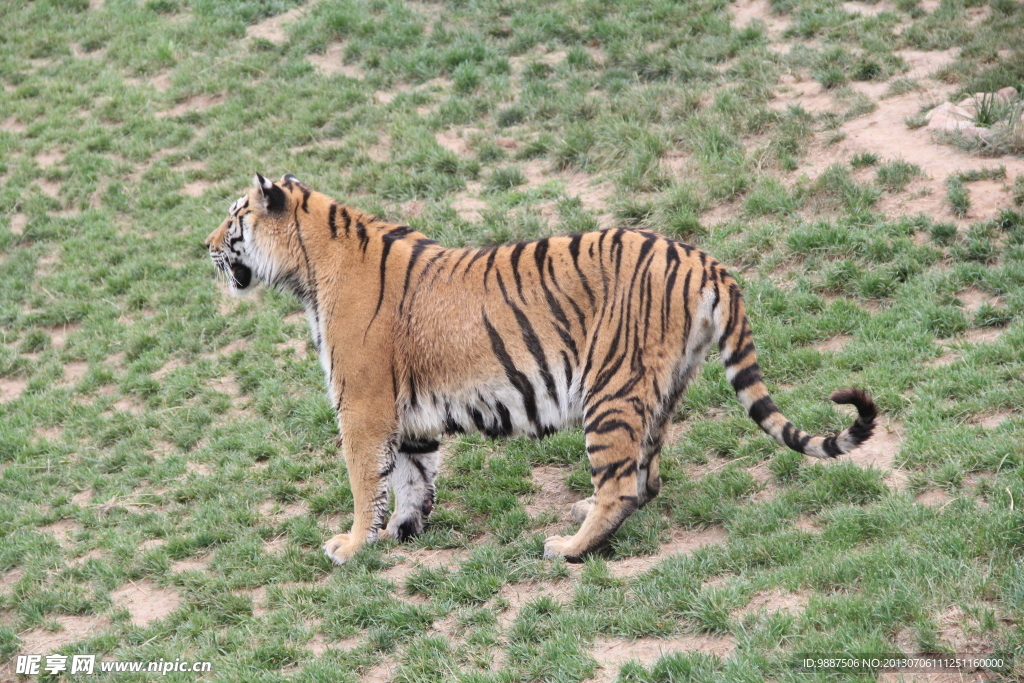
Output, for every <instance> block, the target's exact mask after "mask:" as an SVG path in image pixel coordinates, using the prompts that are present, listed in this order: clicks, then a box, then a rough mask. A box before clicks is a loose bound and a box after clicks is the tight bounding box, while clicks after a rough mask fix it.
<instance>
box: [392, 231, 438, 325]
mask: <svg viewBox="0 0 1024 683" xmlns="http://www.w3.org/2000/svg"><path fill="white" fill-rule="evenodd" d="M410 232H412V231H411V230H410ZM432 244H436V242H434V241H433V240H427V239H421V240H416V243H415V244H413V245H412V251H411V252H410V253H409V263H408V265H407V266H406V267H405V283H404V284H403V285H402V303H401V305H400V306H399V311H401V310H403V309H404V308H405V297H406V295H408V293H409V280H410V278H411V277H412V269H413V268H414V267H415V266H416V262H417V261H418V260H419V258H420V255H421V254H422V253H423V251H424V249H426V248H427V247H428V246H430V245H432ZM443 253H444V252H443V251H442V252H440V253H438V254H437V255H436V256H435V257H434V259H438V258H440V257H441V255H442V254H443ZM429 266H430V264H429V263H428V264H427V266H426V267H425V268H424V269H423V272H424V273H425V272H426V269H427V267H429Z"/></svg>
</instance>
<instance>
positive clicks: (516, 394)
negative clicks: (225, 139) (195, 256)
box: [206, 174, 877, 565]
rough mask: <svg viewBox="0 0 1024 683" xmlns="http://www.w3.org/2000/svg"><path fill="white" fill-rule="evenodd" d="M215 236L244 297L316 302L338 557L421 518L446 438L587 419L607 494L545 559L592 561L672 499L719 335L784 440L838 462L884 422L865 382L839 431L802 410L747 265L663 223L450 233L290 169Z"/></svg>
mask: <svg viewBox="0 0 1024 683" xmlns="http://www.w3.org/2000/svg"><path fill="white" fill-rule="evenodd" d="M206 246H207V247H208V249H209V253H210V256H211V259H212V261H213V264H214V265H215V266H216V268H217V269H218V270H219V271H221V272H222V273H223V274H226V277H227V279H228V281H229V289H230V290H231V291H232V292H233V293H235V294H238V295H242V294H244V293H246V292H247V291H249V290H251V289H253V286H254V284H256V283H263V284H265V285H268V286H271V287H276V288H279V289H281V290H284V291H287V292H291V293H292V294H294V295H295V296H296V297H297V298H298V300H299V301H300V302H301V304H302V306H303V308H304V309H305V314H306V318H307V321H308V323H309V329H310V333H311V335H312V344H313V347H314V348H315V349H316V355H317V357H318V358H319V362H320V365H321V366H322V368H323V372H324V376H325V379H326V384H327V393H328V397H329V399H330V401H331V404H332V406H333V408H334V411H335V413H336V416H337V422H338V429H339V436H340V444H341V451H342V455H343V457H344V460H345V464H346V466H347V469H348V475H349V481H350V484H351V487H352V498H353V503H354V511H353V513H354V514H353V521H352V526H351V529H350V530H349V531H348V532H347V533H341V534H338V535H336V536H334V537H332V538H331V539H330V540H328V541H327V542H326V543H325V544H324V546H323V550H324V552H325V553H326V555H327V557H328V558H330V560H331V561H332V562H334V563H335V564H338V565H341V564H343V563H344V562H345V561H346V560H349V559H350V558H352V556H353V555H354V554H355V553H356V552H357V551H358V550H359V549H360V548H362V547H363V546H364V545H365V544H368V543H372V542H374V541H376V540H378V539H394V540H397V541H403V540H406V539H408V538H410V537H413V536H416V535H417V534H420V533H421V532H422V531H423V530H424V526H425V524H426V522H427V519H428V517H429V515H430V513H431V511H432V510H433V509H434V504H435V492H436V478H437V475H438V470H439V467H440V465H441V460H440V455H439V450H438V449H439V446H440V439H441V438H442V437H444V436H446V435H454V434H461V433H468V432H476V433H482V434H483V435H485V436H487V437H490V438H497V437H511V436H527V437H533V438H538V439H539V438H543V437H545V436H547V435H550V434H552V433H554V432H556V431H558V430H562V429H565V428H569V427H578V426H581V425H582V428H583V435H584V441H585V450H586V455H587V457H588V459H589V461H590V477H591V482H592V484H593V494H592V495H591V496H589V497H588V498H586V499H584V500H581V501H579V502H576V503H575V504H573V505H572V506H571V508H570V510H569V515H570V517H571V519H572V520H573V521H575V522H577V523H579V524H580V526H579V527H578V530H577V531H576V533H574V534H572V535H567V536H558V535H554V536H550V537H548V538H547V539H546V540H545V541H544V545H543V557H544V558H559V557H561V558H565V560H566V561H570V562H579V561H581V560H582V559H583V558H585V557H586V556H587V555H588V554H590V553H593V552H595V551H596V550H598V549H599V548H601V547H602V546H603V545H604V544H605V543H606V542H607V541H608V540H609V539H610V537H611V536H612V534H614V533H615V531H616V530H617V529H618V528H619V527H620V525H621V524H622V523H623V522H624V521H625V520H626V519H627V518H628V517H629V516H630V515H632V514H633V513H634V512H635V511H637V510H638V509H640V508H642V507H643V506H644V505H646V504H647V503H649V502H650V501H651V500H652V499H653V498H654V497H655V496H657V495H658V492H659V490H660V488H661V477H660V468H659V456H660V453H661V449H662V443H663V441H664V439H665V434H666V429H667V426H668V425H669V423H670V420H671V418H672V416H673V414H674V413H675V410H676V407H677V404H678V403H679V401H680V398H681V397H682V395H683V392H684V391H685V390H686V388H687V385H688V384H689V383H690V381H691V380H692V379H693V378H694V376H695V375H696V374H697V372H698V371H699V369H700V366H701V365H702V363H703V361H704V359H705V357H706V355H707V354H708V351H709V349H710V348H711V345H712V344H717V347H718V350H719V353H720V357H721V361H722V363H723V364H724V366H725V372H726V379H727V380H728V381H729V382H730V384H731V385H732V388H733V389H734V390H735V392H736V396H737V398H738V399H739V402H740V403H741V404H742V405H743V408H744V410H745V411H746V413H747V415H749V416H750V418H751V419H752V420H753V421H754V422H756V423H757V424H758V425H759V426H760V428H761V429H762V430H764V431H765V432H766V433H767V434H768V435H770V436H771V437H772V438H774V439H775V440H776V441H777V442H778V443H779V444H781V445H783V446H786V447H788V448H790V449H792V450H794V451H796V452H797V453H802V454H804V455H809V456H813V457H816V458H835V457H836V456H838V455H840V454H844V453H848V452H849V451H851V450H852V449H854V448H856V447H857V446H859V445H860V444H862V443H863V442H864V441H865V440H867V439H868V438H869V437H870V436H871V434H872V432H873V430H874V427H875V421H876V417H877V410H876V408H875V404H874V402H873V401H872V399H871V397H870V396H869V395H868V394H867V393H866V392H865V391H863V390H861V389H852V388H851V389H841V390H838V391H836V392H834V393H833V394H832V395H831V400H832V401H834V402H836V403H841V404H851V405H852V406H854V407H855V408H856V412H857V417H856V420H855V421H854V423H853V425H852V426H850V427H849V428H847V429H845V430H843V431H842V432H840V433H838V434H836V435H832V436H826V437H823V436H811V435H809V434H806V433H804V432H803V431H801V430H800V429H798V428H797V427H795V426H794V425H793V423H792V422H790V421H789V420H787V419H786V417H785V416H783V414H782V413H781V412H780V411H779V409H778V408H777V407H776V405H775V403H774V401H773V400H772V398H771V396H770V395H769V392H768V389H767V388H766V387H765V383H764V380H763V377H762V373H761V370H760V368H759V366H758V363H757V356H756V353H755V350H754V340H753V334H752V332H751V327H750V321H749V319H748V317H747V314H746V310H745V307H744V303H743V299H742V297H741V295H740V289H739V286H738V284H737V282H736V280H735V279H734V278H733V277H732V276H731V275H730V274H729V273H728V271H726V269H725V268H724V267H723V266H722V265H721V264H720V263H719V262H718V261H716V260H715V259H713V258H711V257H710V256H709V255H708V254H706V253H705V252H703V251H701V250H700V249H698V248H695V247H693V246H690V245H688V244H684V243H682V242H680V241H677V240H674V239H669V238H667V237H663V236H660V235H658V234H656V233H654V232H650V231H646V230H639V229H626V228H617V229H606V230H601V231H596V232H588V233H584V234H574V235H566V236H553V237H547V238H544V239H539V240H537V241H532V242H519V243H516V244H507V245H502V246H486V247H482V248H471V247H464V248H448V247H444V246H442V245H441V244H439V243H438V242H436V241H434V240H431V239H429V238H428V237H426V236H425V235H423V234H422V233H420V232H417V231H415V230H413V229H411V228H409V227H407V226H404V225H396V224H393V223H388V222H385V221H383V220H380V219H378V218H377V217H376V216H373V215H369V214H366V213H363V212H361V211H359V210H358V209H356V208H353V207H350V206H347V205H345V204H342V203H340V202H338V201H335V200H333V199H331V198H330V197H328V196H326V195H324V194H321V193H319V192H316V191H314V190H312V189H311V188H310V187H308V186H307V185H305V184H304V183H302V182H300V181H299V180H298V179H297V178H296V177H295V176H294V175H291V174H286V175H285V176H284V177H283V178H282V179H281V180H280V181H278V182H273V181H271V180H268V179H267V178H265V177H263V176H262V175H259V174H256V176H255V177H254V179H253V187H252V188H251V189H249V190H248V192H247V193H246V194H245V195H244V196H242V197H241V198H240V199H238V200H237V201H235V202H234V203H233V204H232V205H231V208H230V210H229V212H228V217H227V218H226V219H225V220H224V222H223V223H221V225H220V226H219V227H218V228H217V229H216V230H214V231H213V232H212V233H211V234H210V235H209V237H207V238H206ZM389 491H390V492H393V493H394V508H393V511H392V512H391V514H390V516H389V514H388V513H389V509H390V505H391V501H390V493H389Z"/></svg>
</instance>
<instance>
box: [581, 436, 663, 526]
mask: <svg viewBox="0 0 1024 683" xmlns="http://www.w3.org/2000/svg"><path fill="white" fill-rule="evenodd" d="M668 422H669V421H668V419H667V418H666V419H665V421H664V422H663V423H662V424H661V425H659V426H657V427H656V428H654V429H652V430H651V431H650V432H648V435H647V438H646V439H644V443H643V446H642V448H641V452H640V459H639V460H638V462H637V468H636V495H637V503H638V505H639V506H640V507H643V506H644V505H647V503H649V502H651V500H652V499H654V498H655V497H657V495H658V492H659V491H661V470H660V467H659V460H660V456H661V446H662V442H663V441H664V439H665V432H666V431H667V427H668ZM596 502H597V498H596V497H595V496H590V497H589V498H584V499H583V500H579V501H576V502H575V503H573V504H572V507H571V508H569V518H570V519H572V521H574V522H576V523H577V524H582V523H583V521H584V520H586V518H587V515H588V514H590V510H591V508H593V507H594V504H595V503H596Z"/></svg>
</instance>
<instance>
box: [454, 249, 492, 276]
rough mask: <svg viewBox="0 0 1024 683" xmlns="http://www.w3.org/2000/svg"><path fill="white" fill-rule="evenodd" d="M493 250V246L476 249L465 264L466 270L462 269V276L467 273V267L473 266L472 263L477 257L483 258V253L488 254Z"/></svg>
mask: <svg viewBox="0 0 1024 683" xmlns="http://www.w3.org/2000/svg"><path fill="white" fill-rule="evenodd" d="M494 250H495V247H484V248H482V249H477V250H476V253H475V254H473V258H471V259H470V260H469V263H467V264H466V270H464V271H462V277H466V274H467V273H469V269H470V268H472V267H473V264H474V263H476V262H477V259H480V258H483V257H484V256H485V255H487V254H490V253H491V252H492V251H494Z"/></svg>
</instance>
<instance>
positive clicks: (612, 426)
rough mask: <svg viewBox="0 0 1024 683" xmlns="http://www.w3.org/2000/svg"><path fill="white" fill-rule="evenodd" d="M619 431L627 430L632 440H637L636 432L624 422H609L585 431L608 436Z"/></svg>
mask: <svg viewBox="0 0 1024 683" xmlns="http://www.w3.org/2000/svg"><path fill="white" fill-rule="evenodd" d="M618 429H625V430H626V431H627V432H629V436H630V438H632V439H634V440H635V439H636V431H635V430H634V429H633V427H632V426H631V425H629V424H627V423H626V422H623V421H622V420H608V421H607V422H605V423H603V424H601V425H600V426H599V427H596V428H594V429H592V430H584V432H585V433H590V434H607V433H608V432H614V431H616V430H618Z"/></svg>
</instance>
